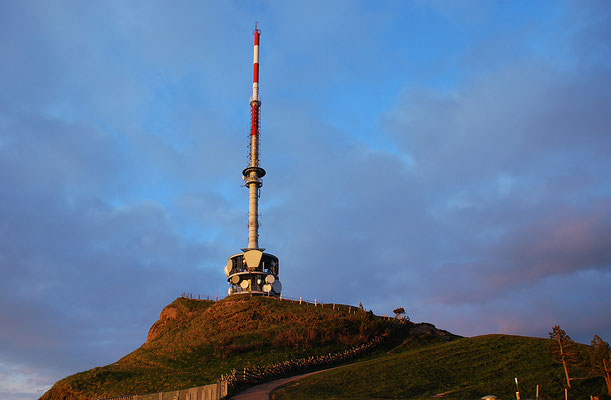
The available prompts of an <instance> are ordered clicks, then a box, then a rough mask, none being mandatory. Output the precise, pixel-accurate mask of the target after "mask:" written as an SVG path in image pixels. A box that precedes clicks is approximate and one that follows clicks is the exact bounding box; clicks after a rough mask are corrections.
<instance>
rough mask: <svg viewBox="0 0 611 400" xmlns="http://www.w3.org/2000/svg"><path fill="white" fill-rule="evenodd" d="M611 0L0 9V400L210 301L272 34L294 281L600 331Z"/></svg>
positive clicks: (113, 351) (273, 210)
mask: <svg viewBox="0 0 611 400" xmlns="http://www.w3.org/2000/svg"><path fill="white" fill-rule="evenodd" d="M610 17H611V7H610V6H609V3H608V2H606V1H549V2H547V1H537V2H531V1H511V2H510V1H458V0H457V1H437V0H431V1H420V0H414V1H396V2H395V1H384V2H372V1H333V2H323V1H307V2H283V1H256V2H246V1H244V2H242V1H222V2H220V1H219V2H189V1H183V2H179V3H175V4H169V3H166V2H140V1H134V2H124V1H107V2H98V3H96V4H95V5H93V4H91V3H83V2H79V1H56V2H42V1H21V2H13V1H5V2H2V3H0V52H1V54H2V62H1V63H0V87H1V88H2V90H0V198H1V199H2V201H1V202H0V272H1V276H2V277H3V278H2V280H0V326H2V329H1V330H0V397H2V398H3V399H9V400H17V399H33V398H37V397H39V396H40V395H41V394H42V391H44V389H46V388H48V387H50V386H51V385H52V384H53V383H54V382H55V381H56V380H58V379H60V378H62V377H64V376H66V375H68V374H72V373H75V372H78V371H81V370H85V369H89V368H92V367H95V366H100V365H105V364H108V363H111V362H114V361H116V360H117V359H119V358H120V357H121V356H123V355H125V354H126V353H128V352H129V351H132V350H134V349H135V348H137V347H138V346H139V345H140V344H142V343H143V342H144V340H145V338H146V333H147V331H148V328H149V327H150V326H151V325H152V323H153V322H154V321H155V320H156V319H157V318H158V314H159V312H160V311H161V309H162V308H163V306H165V305H166V304H168V303H170V302H171V301H172V300H173V299H175V298H176V297H178V296H180V294H181V293H182V292H192V293H195V294H201V295H203V296H215V295H216V293H217V292H218V293H219V294H220V295H221V296H222V295H224V293H226V290H227V284H226V281H225V277H224V274H223V266H224V265H225V263H226V259H227V257H228V256H230V255H232V254H235V253H236V252H238V251H239V249H240V248H242V247H245V246H246V244H247V229H246V223H247V190H246V189H245V188H243V187H241V184H242V180H241V170H242V168H243V167H244V166H245V165H246V156H247V140H248V130H249V126H248V124H249V107H248V100H249V97H250V94H251V92H250V91H251V79H252V75H251V74H252V41H253V39H252V29H253V25H254V22H255V21H258V22H259V27H260V28H261V30H262V36H261V89H260V90H261V91H260V94H261V98H262V124H261V126H262V128H261V132H262V165H263V166H264V167H265V168H266V170H267V172H268V174H267V175H266V177H265V178H264V186H263V188H262V196H261V212H262V228H261V240H260V243H261V245H262V246H263V247H266V248H267V249H268V251H269V252H271V253H273V254H275V255H277V256H278V257H279V258H280V277H281V280H282V282H283V286H284V291H283V292H284V294H285V295H286V296H291V297H304V298H308V299H314V298H316V299H318V300H319V301H323V302H342V303H351V304H358V303H359V302H362V303H363V305H364V306H365V307H366V308H367V309H373V310H374V311H375V312H376V313H378V314H390V313H391V312H392V309H394V308H396V307H399V306H403V307H405V308H406V309H407V312H408V315H410V316H411V318H412V320H414V321H426V322H431V323H434V324H435V325H436V326H438V327H440V328H443V329H447V330H450V331H452V332H454V333H457V334H460V335H466V336H471V335H478V334H486V333H496V332H500V333H508V334H519V335H531V336H540V337H545V336H546V335H547V332H548V331H549V330H550V329H551V327H552V326H553V325H555V324H560V325H561V326H562V327H563V328H564V329H565V330H566V331H567V332H568V333H569V334H570V335H572V336H573V337H574V338H576V339H577V340H579V341H581V342H584V343H588V342H589V341H590V340H591V338H592V337H593V335H594V334H598V335H600V336H601V337H603V338H604V339H605V340H607V341H609V340H611V314H610V313H609V312H608V310H609V309H611V296H610V295H609V286H610V284H611V184H610V182H611V180H610V179H609V178H610V173H609V171H611V157H610V154H611V115H610V114H609V109H610V105H611V94H610V93H611V87H610V86H611V53H610V52H611V47H610V45H611V28H610V27H611V21H610Z"/></svg>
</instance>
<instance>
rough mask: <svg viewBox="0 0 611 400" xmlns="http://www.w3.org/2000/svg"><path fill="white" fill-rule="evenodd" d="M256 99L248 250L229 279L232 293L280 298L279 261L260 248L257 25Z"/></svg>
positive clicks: (248, 171)
mask: <svg viewBox="0 0 611 400" xmlns="http://www.w3.org/2000/svg"><path fill="white" fill-rule="evenodd" d="M253 33H254V36H255V46H254V60H253V81H252V98H251V99H250V134H249V143H248V146H249V160H250V161H249V163H248V166H247V167H246V168H244V170H243V171H242V175H243V179H244V186H246V187H247V188H248V247H247V248H245V249H242V253H238V254H235V255H233V256H231V257H229V260H228V261H227V265H226V266H225V275H227V281H228V282H229V290H228V293H229V294H230V295H235V294H264V295H268V296H276V297H278V296H280V293H281V292H282V284H281V283H280V280H279V279H278V269H279V266H278V257H276V256H274V255H273V254H269V253H265V252H264V251H265V249H262V248H260V247H259V196H260V194H261V186H262V185H263V181H262V180H261V178H263V177H264V176H265V170H264V169H263V168H261V166H260V165H259V164H260V160H259V156H260V154H259V153H260V149H259V144H260V143H259V136H260V132H259V122H260V118H261V114H260V108H261V101H260V100H259V38H260V36H261V31H259V29H257V27H256V25H255V30H254V32H253Z"/></svg>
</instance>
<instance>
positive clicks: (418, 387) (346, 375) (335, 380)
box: [272, 335, 607, 400]
mask: <svg viewBox="0 0 611 400" xmlns="http://www.w3.org/2000/svg"><path fill="white" fill-rule="evenodd" d="M549 343H550V340H549V339H541V338H532V337H523V336H510V335H484V336H476V337H472V338H461V339H458V340H455V341H452V342H449V343H442V344H434V345H431V346H429V347H424V348H422V347H421V348H403V349H397V351H393V352H391V354H389V355H386V356H383V357H380V358H377V359H375V360H370V361H366V362H364V363H360V364H357V365H353V366H347V367H345V368H342V369H339V370H333V371H328V372H323V373H321V374H317V375H315V376H312V377H309V378H307V379H304V380H303V381H299V382H298V383H294V384H292V385H290V386H287V387H284V388H282V389H280V390H279V391H277V392H276V393H274V394H273V397H272V398H273V400H285V399H291V400H302V399H303V400H305V399H321V400H324V399H355V398H359V399H431V398H440V399H479V398H482V397H483V396H485V395H489V394H493V395H496V396H498V397H499V398H501V399H512V398H513V399H515V392H516V386H515V383H514V378H515V377H518V378H519V383H520V392H521V398H522V399H534V398H535V395H536V385H539V389H540V393H539V394H540V398H541V399H558V400H560V399H564V388H565V385H566V383H565V378H564V375H563V371H562V367H561V366H560V364H557V363H555V362H554V361H553V359H552V357H551V356H550V354H549V351H548V345H549ZM580 346H581V349H582V351H584V350H585V348H586V346H585V345H580ZM571 374H572V377H573V378H577V379H574V380H573V388H572V389H570V390H569V392H568V395H569V398H571V399H587V398H590V395H594V396H600V398H601V399H603V398H607V397H606V396H605V395H604V393H605V392H606V390H605V389H604V382H603V380H602V379H601V378H599V377H588V373H587V371H586V370H585V369H584V368H583V367H572V368H571Z"/></svg>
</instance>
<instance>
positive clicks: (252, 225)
mask: <svg viewBox="0 0 611 400" xmlns="http://www.w3.org/2000/svg"><path fill="white" fill-rule="evenodd" d="M260 34H261V33H260V31H259V30H258V29H257V28H255V30H254V35H255V45H254V52H253V76H252V98H251V99H250V164H249V168H247V170H248V176H246V174H245V177H244V178H245V181H246V186H248V248H249V249H258V248H259V188H260V187H261V185H262V184H263V183H262V182H261V178H262V177H263V175H265V171H264V170H263V169H262V168H259V113H260V107H261V102H260V101H259V38H260Z"/></svg>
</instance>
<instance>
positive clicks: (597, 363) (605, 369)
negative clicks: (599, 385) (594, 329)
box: [588, 335, 611, 396]
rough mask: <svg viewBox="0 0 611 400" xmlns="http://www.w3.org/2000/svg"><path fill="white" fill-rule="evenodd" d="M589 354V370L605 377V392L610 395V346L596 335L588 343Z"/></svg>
mask: <svg viewBox="0 0 611 400" xmlns="http://www.w3.org/2000/svg"><path fill="white" fill-rule="evenodd" d="M588 353H589V355H590V371H591V372H592V373H593V374H595V375H598V376H602V377H603V378H605V383H606V384H607V394H608V395H609V396H611V376H610V374H611V348H610V347H609V343H607V342H605V341H604V340H602V339H601V338H600V336H598V335H594V339H592V342H591V343H590V348H589V349H588Z"/></svg>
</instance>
